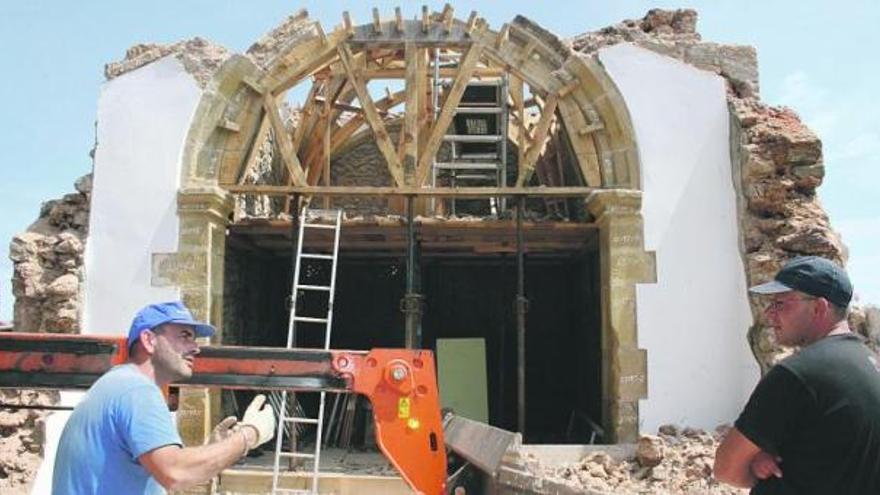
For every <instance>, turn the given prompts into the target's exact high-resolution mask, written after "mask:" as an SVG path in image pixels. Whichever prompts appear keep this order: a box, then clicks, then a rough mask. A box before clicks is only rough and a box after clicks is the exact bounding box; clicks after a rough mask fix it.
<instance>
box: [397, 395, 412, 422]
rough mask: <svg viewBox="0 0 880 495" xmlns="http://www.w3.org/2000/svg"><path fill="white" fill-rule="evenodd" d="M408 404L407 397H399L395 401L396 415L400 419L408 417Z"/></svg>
mask: <svg viewBox="0 0 880 495" xmlns="http://www.w3.org/2000/svg"><path fill="white" fill-rule="evenodd" d="M410 405H411V404H410V399H409V397H401V398H400V400H398V401H397V417H398V418H400V419H406V418H408V417H409V414H410V412H409V409H410Z"/></svg>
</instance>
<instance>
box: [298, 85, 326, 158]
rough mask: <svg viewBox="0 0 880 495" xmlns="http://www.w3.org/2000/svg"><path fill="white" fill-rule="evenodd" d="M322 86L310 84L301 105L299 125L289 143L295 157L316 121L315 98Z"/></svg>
mask: <svg viewBox="0 0 880 495" xmlns="http://www.w3.org/2000/svg"><path fill="white" fill-rule="evenodd" d="M322 86H323V84H321V83H317V82H315V83H312V87H311V88H309V94H308V96H306V101H305V103H303V106H302V110H301V111H300V115H299V124H298V125H297V126H296V129H294V131H293V141H292V143H291V144H292V146H293V152H294V153H296V154H297V155H298V154H299V150H300V148H301V147H302V143H303V140H304V139H306V140H308V137H307V136H309V135H310V134H311V129H312V127H313V126H314V125H315V121H316V120H317V119H318V112H317V111H316V109H315V98H317V97H318V93H319V92H320V91H321V87H322Z"/></svg>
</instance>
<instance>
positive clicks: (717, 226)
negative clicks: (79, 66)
mask: <svg viewBox="0 0 880 495" xmlns="http://www.w3.org/2000/svg"><path fill="white" fill-rule="evenodd" d="M599 59H600V61H601V63H602V65H603V66H604V67H605V68H606V70H607V71H608V73H609V74H610V76H611V78H612V79H613V80H614V82H615V84H616V85H617V87H618V88H619V90H620V92H621V93H622V95H623V99H624V101H625V103H626V106H627V108H628V110H629V113H630V117H631V119H632V123H633V126H634V129H635V134H636V142H637V144H638V151H639V159H640V163H641V180H642V191H643V197H642V215H643V218H644V226H645V249H646V250H649V251H654V252H655V253H656V262H657V283H656V284H644V285H639V286H638V287H637V291H636V308H637V319H638V336H639V337H638V338H639V347H641V348H644V349H646V350H647V353H648V398H647V399H645V400H643V401H641V403H640V409H639V414H640V430H641V431H642V432H645V433H653V432H656V430H657V427H658V426H660V425H662V424H664V423H674V424H679V425H687V426H694V427H701V428H714V427H716V426H718V425H719V424H722V423H731V422H732V421H733V420H734V419H735V418H736V416H737V415H738V414H739V411H740V410H741V408H742V406H743V405H744V404H745V401H746V399H747V397H748V393H749V391H750V390H751V388H752V387H753V386H754V385H755V383H756V382H757V380H758V367H757V365H756V363H755V361H754V359H753V358H752V355H751V352H750V350H749V348H748V344H747V341H746V331H747V330H748V328H749V326H750V325H751V323H752V317H751V312H750V309H749V305H748V299H747V293H746V281H745V272H744V268H743V262H742V258H741V255H740V252H739V227H738V220H737V205H736V195H735V194H736V193H735V190H734V187H733V178H732V172H731V162H730V137H729V136H730V127H729V126H730V120H729V119H730V117H729V111H728V107H727V99H726V94H725V83H724V81H723V80H722V79H721V78H720V77H719V76H717V75H715V74H712V73H710V72H706V71H702V70H699V69H696V68H694V67H692V66H690V65H687V64H684V63H682V62H679V61H678V60H675V59H672V58H669V57H666V56H663V55H659V54H657V53H654V52H651V51H649V50H645V49H642V48H639V47H637V46H634V45H629V44H623V45H616V46H613V47H609V48H605V49H603V50H601V51H600V52H599Z"/></svg>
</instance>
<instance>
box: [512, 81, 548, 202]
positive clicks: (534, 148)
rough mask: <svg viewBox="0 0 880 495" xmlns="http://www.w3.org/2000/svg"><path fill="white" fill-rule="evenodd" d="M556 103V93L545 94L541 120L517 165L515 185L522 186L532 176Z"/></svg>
mask: <svg viewBox="0 0 880 495" xmlns="http://www.w3.org/2000/svg"><path fill="white" fill-rule="evenodd" d="M558 103H559V97H558V96H556V94H554V93H550V94H549V95H548V96H547V101H546V102H545V103H544V108H543V109H542V111H541V120H539V121H538V125H537V126H536V127H535V133H534V136H533V137H532V144H531V146H529V149H528V151H526V154H525V156H524V157H523V161H522V162H521V163H520V165H519V175H518V176H517V178H516V186H517V187H523V186H524V185H526V184H528V182H529V179H531V178H532V173H534V171H535V162H537V160H538V155H539V154H541V150H542V149H543V148H544V141H546V140H547V133H548V131H549V130H550V123H551V122H552V121H553V115H554V114H555V113H556V105H557V104H558Z"/></svg>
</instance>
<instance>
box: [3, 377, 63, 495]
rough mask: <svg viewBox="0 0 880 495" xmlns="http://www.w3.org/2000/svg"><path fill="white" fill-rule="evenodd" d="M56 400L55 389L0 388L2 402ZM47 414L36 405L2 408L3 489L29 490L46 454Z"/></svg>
mask: <svg viewBox="0 0 880 495" xmlns="http://www.w3.org/2000/svg"><path fill="white" fill-rule="evenodd" d="M56 400H57V394H56V393H47V392H33V391H18V390H0V402H2V403H3V404H23V405H30V406H34V405H51V404H54V403H55V402H56ZM46 415H47V413H46V412H44V411H41V410H34V409H19V410H17V411H11V410H3V411H2V412H0V493H4V494H6V495H18V494H21V495H25V494H27V493H30V485H31V484H32V483H33V481H34V478H35V477H36V474H37V469H38V468H39V466H40V462H41V459H42V456H43V432H44V427H43V421H44V419H45V417H46Z"/></svg>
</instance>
